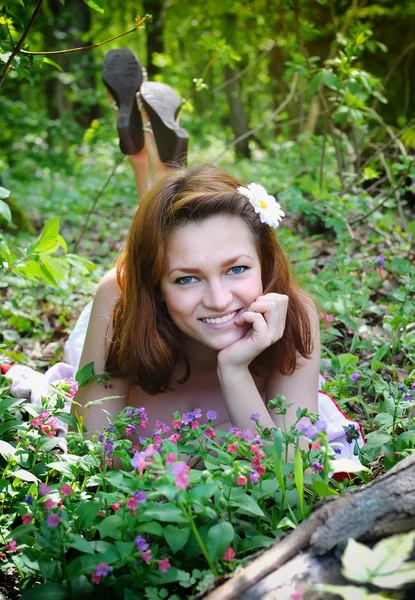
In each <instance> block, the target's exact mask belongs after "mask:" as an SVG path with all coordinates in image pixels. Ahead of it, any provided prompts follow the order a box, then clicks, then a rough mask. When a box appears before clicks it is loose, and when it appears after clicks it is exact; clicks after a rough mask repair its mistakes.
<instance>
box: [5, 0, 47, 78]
mask: <svg viewBox="0 0 415 600" xmlns="http://www.w3.org/2000/svg"><path fill="white" fill-rule="evenodd" d="M42 4H43V0H38V2H37V4H36V7H35V10H34V11H33V14H32V16H31V18H30V21H29V23H28V24H27V25H26V29H25V30H24V32H23V34H22V37H21V38H20V40H19V41H18V42H17V44H16V46H15V47H14V48H13V51H12V53H11V54H10V56H9V60H8V61H7V63H6V64H5V66H4V69H3V71H2V73H1V75H0V87H1V86H2V85H3V82H4V80H5V79H6V75H7V71H8V70H9V67H10V66H11V64H12V62H13V59H14V57H15V56H17V54H18V53H19V51H20V49H21V47H22V46H23V44H24V41H25V39H26V38H27V36H28V35H29V31H30V30H31V29H32V27H33V25H34V22H35V21H36V18H37V16H38V14H39V11H40V9H41V8H42Z"/></svg>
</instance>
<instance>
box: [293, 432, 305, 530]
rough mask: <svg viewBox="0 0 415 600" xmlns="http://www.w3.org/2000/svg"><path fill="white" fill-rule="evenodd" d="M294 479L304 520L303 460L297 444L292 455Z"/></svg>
mask: <svg viewBox="0 0 415 600" xmlns="http://www.w3.org/2000/svg"><path fill="white" fill-rule="evenodd" d="M294 479H295V487H296V488H297V492H298V497H299V499H300V510H301V516H302V517H303V519H304V518H305V512H304V469H303V458H302V455H301V449H300V444H298V443H297V447H296V449H295V455H294Z"/></svg>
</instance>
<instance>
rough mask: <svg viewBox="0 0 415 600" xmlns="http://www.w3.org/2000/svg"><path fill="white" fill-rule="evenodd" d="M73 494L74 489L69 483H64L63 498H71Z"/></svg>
mask: <svg viewBox="0 0 415 600" xmlns="http://www.w3.org/2000/svg"><path fill="white" fill-rule="evenodd" d="M72 492H73V489H72V487H71V486H70V485H69V484H67V483H64V484H63V486H62V487H61V494H62V496H70V495H71V494H72Z"/></svg>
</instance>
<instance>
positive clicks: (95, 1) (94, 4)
mask: <svg viewBox="0 0 415 600" xmlns="http://www.w3.org/2000/svg"><path fill="white" fill-rule="evenodd" d="M84 2H85V4H87V5H88V6H89V8H93V9H94V10H96V11H97V12H100V13H103V12H104V9H105V5H106V3H107V2H106V0H84Z"/></svg>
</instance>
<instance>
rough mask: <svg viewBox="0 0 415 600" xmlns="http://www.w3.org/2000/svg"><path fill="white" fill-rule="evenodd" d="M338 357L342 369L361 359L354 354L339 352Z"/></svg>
mask: <svg viewBox="0 0 415 600" xmlns="http://www.w3.org/2000/svg"><path fill="white" fill-rule="evenodd" d="M337 358H338V360H339V363H340V369H341V370H342V371H343V369H344V367H347V366H349V365H354V364H356V363H357V362H358V361H359V358H358V357H357V356H355V355H354V354H349V353H346V354H338V355H337Z"/></svg>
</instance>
